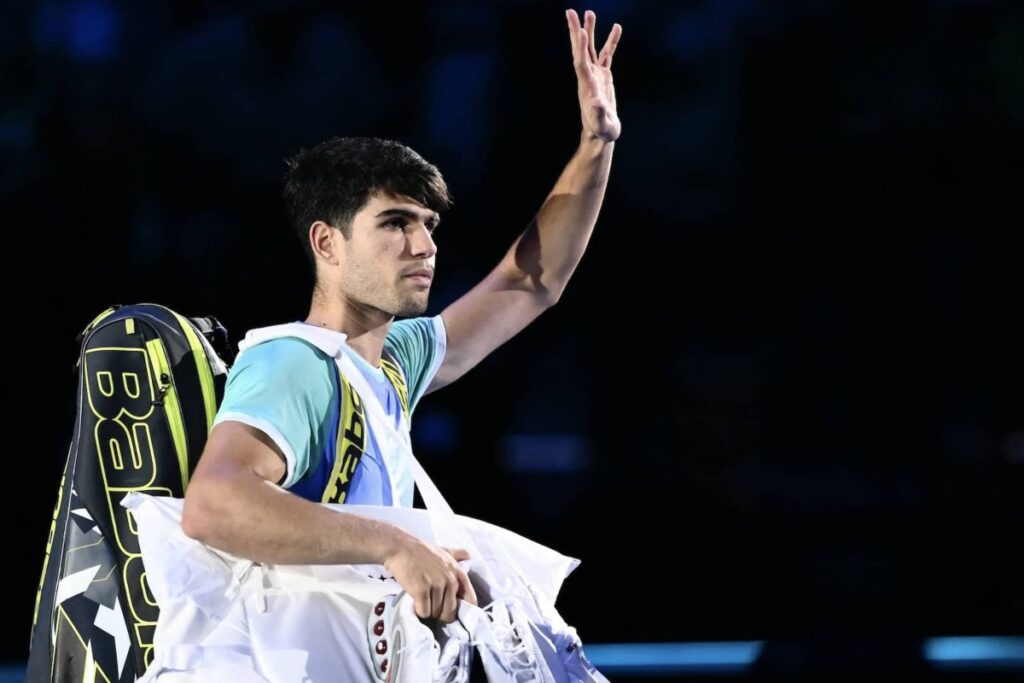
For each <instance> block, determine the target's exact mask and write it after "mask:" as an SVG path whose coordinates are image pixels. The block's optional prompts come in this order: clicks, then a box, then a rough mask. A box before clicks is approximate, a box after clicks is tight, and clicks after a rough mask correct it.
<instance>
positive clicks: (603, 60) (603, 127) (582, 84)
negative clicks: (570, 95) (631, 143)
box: [565, 9, 622, 142]
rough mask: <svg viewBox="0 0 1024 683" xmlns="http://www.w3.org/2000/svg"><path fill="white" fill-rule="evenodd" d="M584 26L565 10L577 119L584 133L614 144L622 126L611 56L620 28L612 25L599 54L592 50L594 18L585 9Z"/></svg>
mask: <svg viewBox="0 0 1024 683" xmlns="http://www.w3.org/2000/svg"><path fill="white" fill-rule="evenodd" d="M583 16H584V25H583V26H580V18H579V16H578V15H577V14H576V11H575V10H571V9H570V10H566V11H565V19H566V21H567V22H568V23H569V39H570V40H571V41H572V63H573V66H574V67H575V68H576V81H577V85H578V88H577V91H578V94H579V98H580V117H581V118H582V120H583V129H584V131H586V132H588V133H590V134H591V135H594V136H597V137H599V138H601V139H602V140H605V141H607V142H614V141H615V140H617V139H618V137H619V134H620V133H621V132H622V123H621V122H620V121H619V115H618V112H617V111H616V107H615V86H614V84H613V83H612V57H613V56H614V55H615V48H616V47H617V46H618V44H619V38H620V37H621V36H622V26H620V25H619V24H614V25H613V26H612V30H611V33H609V34H608V40H607V41H606V42H605V44H604V47H603V48H601V53H600V54H598V53H597V52H596V50H595V47H594V46H595V45H596V41H595V40H594V32H595V25H596V24H597V16H596V15H595V14H594V13H593V12H591V11H590V10H587V11H586V12H585V13H584V15H583Z"/></svg>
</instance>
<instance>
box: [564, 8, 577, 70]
mask: <svg viewBox="0 0 1024 683" xmlns="http://www.w3.org/2000/svg"><path fill="white" fill-rule="evenodd" d="M565 19H566V21H568V22H569V40H570V42H572V58H573V59H574V60H575V59H576V48H577V43H578V42H579V41H578V40H577V35H578V34H579V32H580V18H579V17H578V16H577V15H576V10H572V9H567V10H565Z"/></svg>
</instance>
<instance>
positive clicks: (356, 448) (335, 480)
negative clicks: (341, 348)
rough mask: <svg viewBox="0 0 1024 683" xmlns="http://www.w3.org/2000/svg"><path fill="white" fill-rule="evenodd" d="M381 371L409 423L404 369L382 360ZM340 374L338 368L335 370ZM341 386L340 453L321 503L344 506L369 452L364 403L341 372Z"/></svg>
mask: <svg viewBox="0 0 1024 683" xmlns="http://www.w3.org/2000/svg"><path fill="white" fill-rule="evenodd" d="M381 368H383V370H384V375H385V376H386V377H387V378H388V381H389V382H390V383H391V386H392V387H394V389H395V393H396V394H398V400H399V403H400V404H401V405H402V412H403V413H404V414H405V416H406V419H408V416H409V389H408V385H407V384H406V382H405V375H404V374H402V369H401V366H399V365H398V362H397V361H395V359H393V358H389V357H387V356H384V357H382V358H381ZM335 370H337V367H335ZM337 376H338V385H339V386H340V387H341V414H340V416H339V423H340V424H339V425H338V441H337V451H336V456H335V458H334V467H333V468H332V469H331V477H330V479H329V480H328V481H327V486H326V488H325V489H324V494H323V497H322V498H321V501H322V502H324V503H344V502H345V498H346V497H347V496H348V490H349V487H350V486H351V483H352V477H353V476H354V475H355V472H356V467H357V466H358V465H359V459H360V458H361V457H363V453H365V452H366V414H365V412H364V410H363V402H362V399H360V398H359V394H357V393H356V392H355V391H354V390H353V389H352V385H351V384H349V382H348V380H347V379H345V377H344V376H343V375H342V374H341V372H340V371H338V375H337Z"/></svg>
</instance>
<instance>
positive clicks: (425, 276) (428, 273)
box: [403, 268, 434, 283]
mask: <svg viewBox="0 0 1024 683" xmlns="http://www.w3.org/2000/svg"><path fill="white" fill-rule="evenodd" d="M403 277H408V278H412V279H414V280H418V281H420V282H427V283H429V282H431V281H432V280H433V279H434V271H432V270H427V269H425V268H424V269H422V270H415V271H413V272H411V273H407V274H405V275H404V276H403Z"/></svg>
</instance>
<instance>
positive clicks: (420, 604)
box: [413, 590, 430, 619]
mask: <svg viewBox="0 0 1024 683" xmlns="http://www.w3.org/2000/svg"><path fill="white" fill-rule="evenodd" d="M413 611H414V612H416V616H418V617H419V618H420V619H427V618H428V617H430V591H426V590H424V591H419V592H418V593H416V594H414V595H413Z"/></svg>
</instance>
